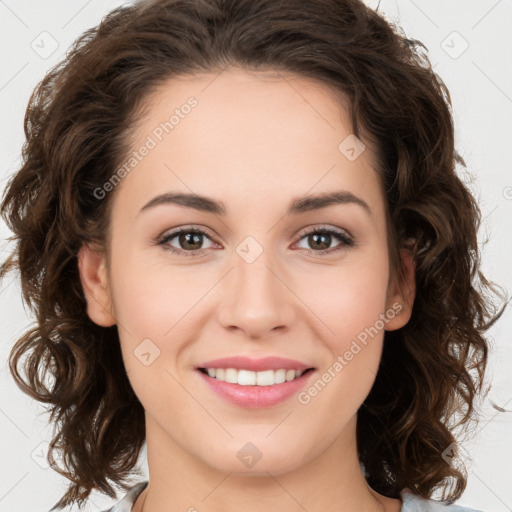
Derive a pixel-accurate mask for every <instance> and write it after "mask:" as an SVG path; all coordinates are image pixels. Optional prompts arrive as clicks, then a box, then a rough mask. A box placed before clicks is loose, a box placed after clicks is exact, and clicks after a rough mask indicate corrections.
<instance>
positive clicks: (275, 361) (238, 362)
mask: <svg viewBox="0 0 512 512" xmlns="http://www.w3.org/2000/svg"><path fill="white" fill-rule="evenodd" d="M196 368H197V369H206V368H235V369H237V370H250V371H253V372H262V371H265V370H281V369H284V370H302V371H305V370H308V369H311V368H313V369H314V367H313V366H312V365H308V364H304V363H301V362H300V361H296V360H294V359H288V358H284V357H277V356H269V357H264V358H261V359H253V358H250V357H247V356H231V357H224V358H221V359H212V360H211V361H204V362H203V363H200V364H199V365H197V366H196Z"/></svg>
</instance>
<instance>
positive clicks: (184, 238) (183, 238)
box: [180, 233, 202, 249]
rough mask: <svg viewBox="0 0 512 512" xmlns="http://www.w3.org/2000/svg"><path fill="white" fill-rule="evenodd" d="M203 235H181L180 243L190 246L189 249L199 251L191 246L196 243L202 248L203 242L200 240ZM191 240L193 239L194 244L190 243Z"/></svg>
mask: <svg viewBox="0 0 512 512" xmlns="http://www.w3.org/2000/svg"><path fill="white" fill-rule="evenodd" d="M201 236H202V235H201V234H200V233H186V234H181V236H180V243H181V242H183V241H184V242H185V244H186V245H188V246H189V247H188V248H189V249H198V247H190V245H191V244H194V241H195V243H196V244H197V245H199V246H201V242H200V239H201ZM189 239H192V242H191V243H189Z"/></svg>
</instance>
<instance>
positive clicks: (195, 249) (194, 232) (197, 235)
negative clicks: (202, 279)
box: [157, 228, 211, 256]
mask: <svg viewBox="0 0 512 512" xmlns="http://www.w3.org/2000/svg"><path fill="white" fill-rule="evenodd" d="M204 237H206V238H208V239H209V240H210V241H211V239H210V237H209V235H208V233H206V231H203V230H202V229H199V228H179V229H175V230H174V231H171V232H170V233H167V234H165V235H164V236H163V237H161V238H160V239H158V241H157V242H158V245H161V246H163V248H164V249H165V250H166V251H170V252H172V253H175V254H183V255H186V256H197V255H198V254H199V253H202V252H203V251H204V248H199V246H201V245H202V241H203V238H204ZM174 238H176V239H177V244H178V245H179V246H181V247H178V248H176V247H173V246H172V245H170V242H171V240H173V239H174Z"/></svg>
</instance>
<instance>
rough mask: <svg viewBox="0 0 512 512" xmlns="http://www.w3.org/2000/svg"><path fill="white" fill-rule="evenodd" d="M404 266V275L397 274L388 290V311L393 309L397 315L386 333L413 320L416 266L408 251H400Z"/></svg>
mask: <svg viewBox="0 0 512 512" xmlns="http://www.w3.org/2000/svg"><path fill="white" fill-rule="evenodd" d="M400 257H401V259H402V262H403V264H404V270H405V272H404V275H403V276H400V272H398V271H397V272H396V273H395V279H394V280H393V283H391V285H390V288H389V290H388V298H387V304H386V306H387V307H386V310H387V309H389V308H391V309H394V310H395V311H396V314H395V316H394V317H393V318H391V319H390V320H389V321H388V322H387V323H386V331H394V330H396V329H400V328H401V327H403V326H404V325H405V324H406V323H407V322H408V321H409V319H410V318H411V314H412V306H413V304H414V298H415V296H416V277H415V274H416V265H415V263H414V260H413V257H412V254H411V252H410V251H409V250H408V249H401V250H400Z"/></svg>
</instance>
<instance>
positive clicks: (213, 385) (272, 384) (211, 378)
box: [195, 367, 316, 409]
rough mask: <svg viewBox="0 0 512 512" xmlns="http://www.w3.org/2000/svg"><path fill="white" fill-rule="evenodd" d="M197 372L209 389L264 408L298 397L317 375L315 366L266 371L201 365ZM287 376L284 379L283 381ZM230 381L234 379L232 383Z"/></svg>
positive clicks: (243, 404) (244, 405)
mask: <svg viewBox="0 0 512 512" xmlns="http://www.w3.org/2000/svg"><path fill="white" fill-rule="evenodd" d="M195 373H196V374H197V375H198V376H199V377H200V379H201V380H202V381H203V382H204V383H205V384H206V386H207V388H206V391H207V392H210V391H213V392H214V393H215V395H212V399H214V397H215V396H218V397H220V398H221V399H222V400H223V401H226V402H228V403H229V404H231V405H235V406H236V407H241V408H245V409H265V408H269V407H273V406H278V405H280V404H282V403H286V402H287V401H289V400H290V399H291V398H292V397H293V396H296V395H297V394H298V393H299V392H300V391H301V389H303V388H304V387H305V386H306V385H307V383H308V382H309V381H310V380H311V379H312V378H313V377H312V376H313V375H315V373H316V369H315V368H312V367H311V368H306V369H305V370H293V369H286V370H285V369H284V368H280V369H278V370H263V371H259V372H255V371H251V370H244V369H236V368H214V367H200V368H196V369H195ZM283 379H284V380H283ZM230 381H231V382H230Z"/></svg>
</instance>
